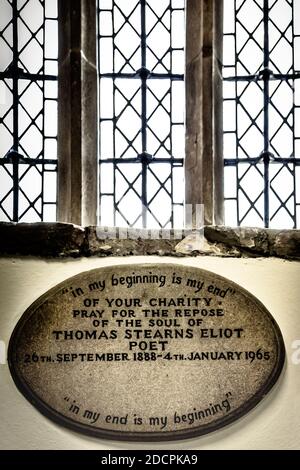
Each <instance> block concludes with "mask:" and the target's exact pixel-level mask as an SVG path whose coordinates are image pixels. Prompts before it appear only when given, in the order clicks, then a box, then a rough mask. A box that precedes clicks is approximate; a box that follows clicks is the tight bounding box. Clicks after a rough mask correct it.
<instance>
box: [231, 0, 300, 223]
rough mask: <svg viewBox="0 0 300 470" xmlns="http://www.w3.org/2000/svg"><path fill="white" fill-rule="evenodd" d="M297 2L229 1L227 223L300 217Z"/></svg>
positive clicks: (299, 34) (299, 10) (299, 26)
mask: <svg viewBox="0 0 300 470" xmlns="http://www.w3.org/2000/svg"><path fill="white" fill-rule="evenodd" d="M299 57H300V2H299V1H298V0H224V38H223V76H224V84H223V94H224V103H223V105H224V108H223V109H224V162H225V222H226V223H227V224H228V225H252V226H266V227H273V228H281V227H282V228H295V227H297V224H298V226H299V220H300V80H299V78H300V60H299Z"/></svg>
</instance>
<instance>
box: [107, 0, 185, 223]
mask: <svg viewBox="0 0 300 470" xmlns="http://www.w3.org/2000/svg"><path fill="white" fill-rule="evenodd" d="M184 3H185V2H184V0H160V1H157V0H147V1H146V0H141V1H137V0H127V1H126V2H125V1H124V0H99V1H98V32H99V49H98V50H99V55H98V64H99V78H100V80H99V112H100V116H99V117H100V132H99V134H100V145H99V160H100V223H101V224H103V225H117V226H124V225H129V226H135V227H158V228H159V227H164V228H168V227H172V226H182V225H183V201H184V186H183V161H184V82H183V77H184V66H185V65H184V43H185V27H184V18H185V14H184V6H185V5H184Z"/></svg>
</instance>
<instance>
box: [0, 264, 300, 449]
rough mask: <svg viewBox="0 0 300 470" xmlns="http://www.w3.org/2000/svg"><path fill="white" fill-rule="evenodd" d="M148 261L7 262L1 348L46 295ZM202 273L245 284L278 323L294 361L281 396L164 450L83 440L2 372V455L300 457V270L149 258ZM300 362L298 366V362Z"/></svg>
mask: <svg viewBox="0 0 300 470" xmlns="http://www.w3.org/2000/svg"><path fill="white" fill-rule="evenodd" d="M143 261H145V258H143V257H130V258H90V259H87V258H84V259H78V260H68V261H59V260H43V259H38V258H23V259H20V258H2V259H0V340H2V341H4V342H5V344H6V345H7V343H8V341H9V338H10V334H11V332H12V330H13V328H14V326H15V324H16V322H17V320H18V319H19V318H20V316H21V315H22V313H23V312H24V311H25V309H26V308H27V307H28V306H29V305H30V304H31V303H32V302H33V301H34V300H35V299H36V298H37V297H39V296H40V295H41V294H43V293H44V292H45V291H47V290H48V289H50V288H51V287H53V286H55V285H56V284H57V283H59V282H61V281H63V280H64V279H66V278H68V277H70V276H73V275H75V274H77V273H79V272H81V271H85V270H89V269H93V268H96V267H101V266H108V265H113V264H128V263H139V262H143ZM147 261H148V262H149V261H150V262H155V263H156V262H157V263H161V262H171V263H178V264H186V265H191V266H196V267H201V268H204V269H207V270H210V271H214V272H216V273H218V274H220V275H223V276H225V277H227V278H228V279H231V280H233V281H234V282H237V283H239V284H240V285H241V286H243V287H244V288H246V289H247V290H249V291H250V292H251V293H252V294H254V295H255V296H256V297H258V299H259V300H261V301H262V302H263V303H264V304H265V306H266V307H267V308H268V309H269V311H270V312H271V313H272V315H273V316H274V318H275V319H276V321H277V322H278V324H279V326H280V328H281V331H282V334H283V337H284V341H285V345H286V352H287V361H286V366H285V370H284V373H283V375H282V376H281V379H280V381H279V383H278V384H277V385H276V387H275V388H274V390H273V391H272V392H271V393H270V394H269V395H268V396H267V397H266V398H265V399H264V400H263V401H262V402H261V403H260V404H259V405H258V406H257V407H256V408H255V409H254V410H252V411H251V412H250V413H248V414H247V415H246V416H244V417H243V418H241V419H240V420H238V421H236V422H235V423H233V424H231V425H229V426H227V427H226V428H223V429H221V430H218V431H215V432H214V433H211V434H208V435H206V436H202V437H199V438H194V439H189V440H184V441H176V442H164V443H126V442H117V441H106V440H101V439H96V438H90V437H86V436H81V435H80V434H77V433H75V432H71V431H69V430H67V429H64V428H62V427H60V426H58V425H56V424H54V423H53V422H52V421H50V420H48V419H46V418H45V417H43V416H42V415H41V414H40V413H39V412H38V411H37V410H35V408H33V407H32V406H31V405H30V404H29V402H28V401H27V400H26V399H25V398H24V397H23V396H22V395H21V394H20V393H19V391H18V390H17V389H16V387H15V385H14V383H13V381H12V378H11V376H10V373H9V371H8V366H7V364H2V365H0V448H1V449H98V450H101V449H109V450H118V449H119V450H122V449H123V450H124V449H177V450H188V449H190V450H196V449H300V398H299V393H300V311H299V310H300V262H291V261H283V260H279V259H274V258H269V259H237V258H236V259H233V258H228V259H225V258H216V257H199V258H184V259H182V258H180V259H176V258H166V257H165V258H157V257H151V258H150V259H149V257H148V258H147ZM295 340H299V346H298V350H297V349H293V347H292V344H293V342H294V341H295ZM297 359H298V361H299V364H298V365H297V364H296V363H295V362H297Z"/></svg>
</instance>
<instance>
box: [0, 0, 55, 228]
mask: <svg viewBox="0 0 300 470" xmlns="http://www.w3.org/2000/svg"><path fill="white" fill-rule="evenodd" d="M0 11H1V15H0V183H1V184H0V220H8V221H15V222H18V221H22V222H35V221H41V220H47V221H50V220H55V218H56V216H55V212H56V170H57V124H56V121H57V61H58V32H57V0H43V1H40V0H22V1H20V0H10V1H9V0H0Z"/></svg>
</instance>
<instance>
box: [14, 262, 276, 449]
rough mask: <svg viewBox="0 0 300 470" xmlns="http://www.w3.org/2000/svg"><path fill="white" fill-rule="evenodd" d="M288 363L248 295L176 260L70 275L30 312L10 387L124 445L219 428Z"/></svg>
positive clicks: (52, 413)
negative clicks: (173, 261)
mask: <svg viewBox="0 0 300 470" xmlns="http://www.w3.org/2000/svg"><path fill="white" fill-rule="evenodd" d="M284 357H285V352H284V344H283V340H282V336H281V333H280V330H279V328H278V326H277V324H276V322H275V320H274V319H273V318H272V316H271V314H270V313H269V312H268V311H267V310H266V308H265V307H264V306H263V305H262V304H261V303H260V302H259V301H258V300H257V299H256V298H255V297H254V296H253V295H251V294H250V293H249V292H247V291H246V290H245V289H243V288H241V287H240V286H238V285H237V284H234V283H233V282H231V281H229V280H227V279H225V278H223V277H221V276H218V275H216V274H214V273H211V272H208V271H204V270H202V269H198V268H192V267H189V266H181V265H177V264H158V265H154V264H143V265H142V264H135V265H123V266H110V267H105V268H99V269H96V270H93V271H88V272H84V273H81V274H79V275H77V276H74V277H72V278H70V279H67V280H66V281H64V282H63V283H61V284H59V285H58V286H57V287H55V288H53V289H51V290H50V291H49V292H47V293H46V294H45V295H43V296H42V297H40V298H39V299H38V300H37V301H36V302H35V303H34V304H32V305H31V306H30V307H29V308H28V310H27V311H26V312H25V313H24V315H23V316H22V317H21V319H20V321H19V323H18V324H17V326H16V328H15V330H14V332H13V334H12V337H11V341H10V344H9V351H8V358H9V367H10V370H11V373H12V376H13V379H14V381H15V383H16V385H17V387H18V388H19V390H20V391H21V392H22V393H23V394H24V395H25V397H26V398H27V399H28V400H29V401H30V402H31V403H32V404H33V405H34V406H35V407H36V408H38V409H39V410H40V411H41V412H42V413H44V414H45V415H46V416H48V417H49V418H51V419H52V420H54V421H56V422H57V423H60V424H62V425H65V426H67V427H69V428H71V429H73V430H76V431H80V432H83V433H87V434H91V435H95V436H99V437H104V438H111V439H123V440H163V439H164V440H171V439H181V438H187V437H192V436H197V435H201V434H206V433H208V432H211V431H214V430H216V429H218V428H220V427H222V426H225V425H226V424H228V423H230V422H232V421H234V420H236V419H238V418H239V417H241V416H242V415H244V414H245V413H247V412H248V411H249V410H250V409H251V408H253V407H254V406H255V405H256V404H257V403H258V402H259V401H260V400H261V399H262V398H263V397H264V396H265V395H266V393H267V392H268V391H269V390H270V389H271V387H272V386H273V385H274V383H275V382H276V380H277V379H278V377H279V375H280V372H281V370H282V367H283V364H284Z"/></svg>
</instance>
